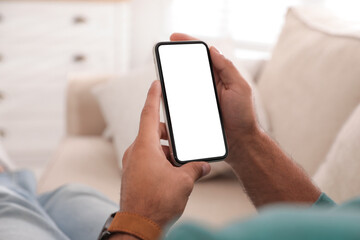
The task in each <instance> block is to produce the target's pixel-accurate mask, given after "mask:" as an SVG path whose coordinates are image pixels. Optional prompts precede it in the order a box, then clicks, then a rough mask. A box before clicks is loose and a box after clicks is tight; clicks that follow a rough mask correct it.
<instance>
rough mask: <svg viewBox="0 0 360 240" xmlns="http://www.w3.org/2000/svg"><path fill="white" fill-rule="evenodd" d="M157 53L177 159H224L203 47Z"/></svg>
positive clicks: (169, 47) (165, 48)
mask: <svg viewBox="0 0 360 240" xmlns="http://www.w3.org/2000/svg"><path fill="white" fill-rule="evenodd" d="M158 51H159V57H160V62H161V68H162V74H163V80H164V85H165V92H166V96H167V102H168V107H169V113H170V121H171V124H172V132H173V137H174V143H175V149H176V155H177V158H178V160H179V161H182V162H183V161H189V160H195V159H203V158H213V157H222V156H224V155H225V153H226V147H225V142H224V136H223V131H222V126H221V121H220V115H219V110H218V106H217V102H216V95H215V89H214V85H213V80H212V75H211V69H210V64H209V59H208V54H207V49H206V47H205V45H204V44H201V43H194V44H173V45H160V46H159V48H158Z"/></svg>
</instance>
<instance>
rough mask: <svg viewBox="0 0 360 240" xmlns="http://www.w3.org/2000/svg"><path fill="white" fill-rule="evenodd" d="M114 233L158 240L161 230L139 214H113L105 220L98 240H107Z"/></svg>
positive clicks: (145, 239)
mask: <svg viewBox="0 0 360 240" xmlns="http://www.w3.org/2000/svg"><path fill="white" fill-rule="evenodd" d="M116 233H125V234H129V235H132V236H135V237H137V238H139V239H142V240H158V239H159V238H160V236H161V228H160V226H159V225H158V224H156V223H155V222H154V221H152V220H151V219H149V218H146V217H144V216H141V215H139V214H136V213H129V212H115V213H113V214H111V215H110V217H109V218H108V219H107V220H106V222H105V224H104V227H103V229H102V231H101V233H100V235H99V237H98V240H107V239H109V238H110V237H111V236H112V235H113V234H116Z"/></svg>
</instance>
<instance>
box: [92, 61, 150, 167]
mask: <svg viewBox="0 0 360 240" xmlns="http://www.w3.org/2000/svg"><path fill="white" fill-rule="evenodd" d="M155 79H156V74H155V70H154V67H153V66H147V67H145V68H143V69H138V70H135V71H133V72H131V73H129V74H125V75H123V76H120V77H116V78H114V79H111V80H110V81H108V82H106V83H104V84H101V85H99V86H96V87H94V89H93V92H94V93H95V96H96V98H97V100H98V102H99V105H100V108H101V110H102V112H103V115H104V118H105V121H106V123H107V129H106V130H105V132H106V135H107V136H110V137H112V138H113V140H114V143H115V148H116V152H117V156H118V162H119V166H120V168H121V167H122V157H123V154H124V152H125V151H126V149H127V148H128V147H129V146H130V144H131V143H132V142H133V141H134V140H135V137H136V135H137V133H138V129H139V123H140V114H141V110H142V108H143V106H144V103H145V99H146V95H147V91H148V89H149V87H150V85H151V83H152V81H154V80H155Z"/></svg>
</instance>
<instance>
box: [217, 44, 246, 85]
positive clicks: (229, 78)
mask: <svg viewBox="0 0 360 240" xmlns="http://www.w3.org/2000/svg"><path fill="white" fill-rule="evenodd" d="M210 55H211V60H212V63H213V66H214V69H215V72H217V73H218V75H219V77H220V80H221V82H222V83H223V84H225V86H226V85H231V84H234V83H242V82H243V81H244V82H245V79H244V78H243V77H242V76H241V75H240V73H239V71H238V70H237V69H236V67H235V65H234V64H233V63H232V62H231V61H230V60H229V59H227V58H225V56H224V55H222V54H221V53H220V52H219V51H218V50H217V49H216V48H215V47H210Z"/></svg>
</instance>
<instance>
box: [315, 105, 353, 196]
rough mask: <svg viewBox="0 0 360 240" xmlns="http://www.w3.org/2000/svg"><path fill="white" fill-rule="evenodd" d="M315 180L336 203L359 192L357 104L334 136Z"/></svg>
mask: <svg viewBox="0 0 360 240" xmlns="http://www.w3.org/2000/svg"><path fill="white" fill-rule="evenodd" d="M314 181H315V183H317V184H318V185H319V187H320V188H321V190H322V191H324V192H326V194H328V195H329V196H330V197H331V198H332V199H333V200H334V201H337V202H343V201H346V200H349V199H351V198H353V197H356V196H359V195H360V104H359V105H358V107H357V108H356V109H355V111H354V112H353V113H352V114H351V116H350V118H349V119H348V120H347V121H346V124H344V126H343V127H342V129H341V131H340V132H339V134H338V136H337V137H336V140H335V141H334V143H333V145H332V147H331V149H330V151H329V153H328V155H327V157H326V160H325V162H324V163H323V164H322V165H321V166H320V168H319V170H318V171H317V172H316V174H315V176H314Z"/></svg>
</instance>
